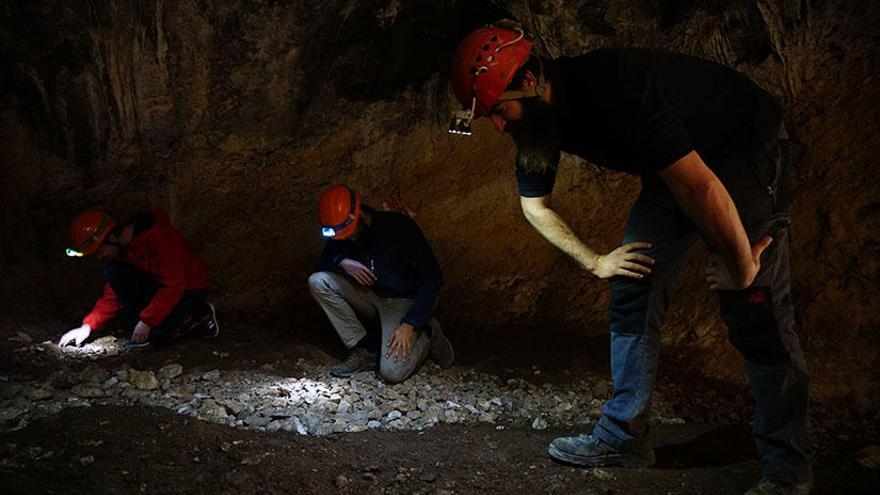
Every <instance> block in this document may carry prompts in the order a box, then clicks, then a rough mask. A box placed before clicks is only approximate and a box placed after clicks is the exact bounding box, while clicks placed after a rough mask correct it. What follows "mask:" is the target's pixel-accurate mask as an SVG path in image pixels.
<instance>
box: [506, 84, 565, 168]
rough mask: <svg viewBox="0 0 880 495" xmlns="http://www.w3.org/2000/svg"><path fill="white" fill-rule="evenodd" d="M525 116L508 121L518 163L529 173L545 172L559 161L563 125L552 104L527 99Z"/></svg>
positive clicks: (508, 131) (508, 128)
mask: <svg viewBox="0 0 880 495" xmlns="http://www.w3.org/2000/svg"><path fill="white" fill-rule="evenodd" d="M520 103H521V104H522V118H521V119H519V120H512V121H508V122H507V125H506V126H505V130H506V131H507V133H508V134H510V136H511V137H512V138H513V141H514V142H515V143H516V148H517V165H518V166H520V167H522V168H524V169H525V170H526V171H528V172H535V173H542V172H544V171H545V170H547V168H548V167H550V166H555V165H556V164H557V163H558V162H559V148H560V144H561V142H562V127H561V126H560V125H559V121H558V120H557V118H558V117H557V115H556V112H555V110H554V109H553V107H552V106H551V105H550V104H549V103H545V102H543V101H540V100H538V99H537V98H524V99H522V100H520Z"/></svg>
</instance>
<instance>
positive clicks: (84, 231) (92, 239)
mask: <svg viewBox="0 0 880 495" xmlns="http://www.w3.org/2000/svg"><path fill="white" fill-rule="evenodd" d="M113 227H116V220H113V217H111V216H110V215H108V214H106V213H103V212H100V211H86V212H83V213H80V214H79V215H77V217H76V218H74V219H73V222H72V223H71V224H70V228H68V230H67V239H68V241H69V242H70V247H68V248H67V255H68V256H88V255H90V254H92V253H94V252H95V251H97V250H98V246H100V245H101V243H102V242H104V239H106V238H107V234H109V233H110V231H111V230H113Z"/></svg>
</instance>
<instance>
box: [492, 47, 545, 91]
mask: <svg viewBox="0 0 880 495" xmlns="http://www.w3.org/2000/svg"><path fill="white" fill-rule="evenodd" d="M530 56H531V57H535V55H530ZM535 58H537V59H538V84H537V85H536V86H535V87H534V88H529V89H512V90H510V91H505V92H503V93H501V96H500V97H498V101H507V100H518V99H520V98H537V97H539V96H541V95H542V94H544V83H545V82H546V81H545V80H544V62H542V61H541V57H535Z"/></svg>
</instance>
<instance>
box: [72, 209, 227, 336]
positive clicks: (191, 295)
mask: <svg viewBox="0 0 880 495" xmlns="http://www.w3.org/2000/svg"><path fill="white" fill-rule="evenodd" d="M68 237H69V240H70V246H71V247H69V248H67V255H68V256H76V257H78V256H88V255H91V254H95V255H97V257H98V259H100V260H107V261H108V263H107V266H106V267H105V268H104V279H105V281H106V282H105V284H104V295H103V296H101V298H100V299H99V300H98V302H97V303H95V307H94V309H92V311H91V312H90V313H89V314H88V315H86V317H85V318H83V321H82V325H81V326H80V327H78V328H74V329H73V330H70V331H68V332H67V333H65V334H64V336H62V337H61V340H60V341H59V342H58V345H59V346H62V347H63V346H65V345H67V344H71V343H72V344H75V345H77V346H80V345H82V343H83V342H84V341H85V340H86V339H88V338H89V336H90V335H91V334H92V333H95V332H97V331H99V330H100V329H101V328H102V327H103V326H104V325H105V324H106V323H107V322H109V321H110V320H111V319H112V318H113V317H114V316H115V315H116V314H117V313H118V312H119V311H120V310H124V312H125V313H126V314H127V316H129V317H130V318H131V320H132V324H134V330H133V332H132V334H131V339H130V340H127V341H126V343H125V345H126V347H145V346H149V345H153V346H162V345H165V344H169V343H171V342H172V341H174V340H176V339H177V338H179V337H182V336H184V335H190V334H195V335H199V336H203V337H216V336H217V334H218V333H219V332H220V326H219V325H218V324H217V318H216V316H215V313H214V306H213V305H211V304H208V303H206V302H205V299H204V296H205V292H206V290H207V288H208V272H207V270H206V268H205V263H204V262H203V261H202V258H201V257H199V255H197V254H196V253H195V251H194V250H193V249H192V247H191V246H190V245H189V244H188V243H187V242H186V241H185V240H184V239H183V236H182V235H181V234H180V231H178V230H177V229H175V228H174V227H172V226H171V223H170V221H169V219H168V215H167V214H166V213H165V212H162V211H160V210H158V209H155V208H153V209H150V210H147V211H145V212H143V213H138V214H135V215H134V216H132V217H131V218H130V219H129V220H128V221H126V222H125V223H122V224H117V223H116V221H115V220H114V219H113V218H112V217H110V216H109V215H107V214H106V213H102V212H99V211H87V212H84V213H82V214H80V215H79V216H77V217H76V218H75V219H74V221H73V223H72V224H71V226H70V230H69V231H68ZM135 321H136V322H137V323H136V324H135V323H134V322H135Z"/></svg>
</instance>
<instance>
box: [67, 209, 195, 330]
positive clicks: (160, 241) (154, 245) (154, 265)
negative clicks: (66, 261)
mask: <svg viewBox="0 0 880 495" xmlns="http://www.w3.org/2000/svg"><path fill="white" fill-rule="evenodd" d="M147 213H148V214H150V215H152V216H153V218H154V219H155V222H154V223H153V225H152V226H150V227H149V228H147V229H146V230H144V231H143V232H141V233H140V234H138V235H137V236H136V237H135V238H134V239H132V240H131V243H130V244H129V245H128V246H126V247H125V249H124V251H123V253H122V256H123V257H124V258H125V261H127V262H128V263H131V264H132V265H134V266H135V268H137V269H139V270H142V271H145V272H147V273H149V274H151V275H152V276H153V278H154V279H155V280H156V283H157V284H158V285H159V290H158V291H157V292H156V294H155V295H154V296H153V300H152V301H150V304H148V305H147V307H146V308H144V310H143V311H141V314H140V319H141V321H143V322H144V323H146V324H147V325H149V326H150V327H157V326H159V325H160V324H161V323H162V322H163V321H164V320H165V318H166V317H167V316H168V313H170V312H171V310H172V309H174V306H176V305H177V303H178V301H180V298H181V297H183V293H184V292H185V291H186V290H187V289H206V288H207V287H208V284H209V279H208V271H207V269H206V268H205V262H204V261H202V258H201V257H200V256H199V255H197V254H196V252H195V251H194V250H193V248H192V247H191V246H190V245H189V244H188V243H187V242H186V241H185V240H184V239H183V236H182V235H181V234H180V231H178V230H177V229H175V228H174V227H172V226H171V223H170V221H169V219H168V215H167V214H166V213H165V212H163V211H161V210H159V209H156V208H151V209H149V210H147ZM120 309H122V302H120V301H119V299H118V298H117V297H116V293H114V292H113V288H112V287H110V284H109V283H107V284H104V295H103V296H101V298H100V299H98V302H96V303H95V307H94V308H93V309H92V311H91V313H89V314H88V315H86V317H85V318H83V323H86V324H88V325H89V326H90V327H92V330H99V329H100V328H101V327H103V326H104V325H105V324H106V323H107V322H108V321H110V319H111V318H113V316H114V315H116V312H117V311H119V310H120Z"/></svg>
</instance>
